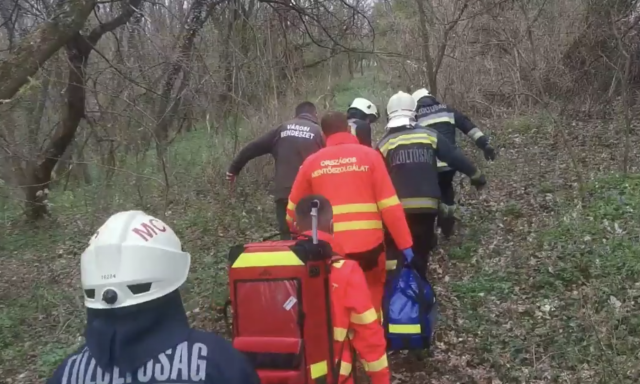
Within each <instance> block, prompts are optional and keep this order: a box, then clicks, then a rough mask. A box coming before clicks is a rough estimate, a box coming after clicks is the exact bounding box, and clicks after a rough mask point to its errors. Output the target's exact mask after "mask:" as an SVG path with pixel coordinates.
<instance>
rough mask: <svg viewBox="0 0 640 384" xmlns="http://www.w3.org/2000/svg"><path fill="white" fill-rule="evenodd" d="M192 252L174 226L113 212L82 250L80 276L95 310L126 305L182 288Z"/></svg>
mask: <svg viewBox="0 0 640 384" xmlns="http://www.w3.org/2000/svg"><path fill="white" fill-rule="evenodd" d="M190 264H191V256H190V255H189V254H188V253H187V252H183V251H182V244H181V243H180V239H178V237H177V236H176V234H175V233H174V232H173V230H171V228H169V226H168V225H166V224H165V223H163V222H162V221H160V220H159V219H156V218H155V217H152V216H149V215H147V214H146V213H144V212H141V211H126V212H120V213H116V214H115V215H113V216H111V217H110V218H109V219H108V220H107V221H106V222H105V223H104V224H103V225H102V227H100V229H98V230H97V231H96V233H95V234H94V235H93V236H92V238H91V240H90V241H89V246H88V247H87V249H86V250H85V251H84V253H83V254H82V258H81V261H80V277H81V280H82V289H83V290H84V293H85V300H84V303H85V305H86V306H87V307H89V308H98V309H100V308H120V307H128V306H131V305H136V304H140V303H144V302H147V301H151V300H154V299H157V298H160V297H162V296H165V295H167V294H169V293H171V292H173V291H175V290H176V289H178V288H179V287H180V286H181V285H182V284H183V283H184V282H185V281H186V280H187V275H188V274H189V266H190Z"/></svg>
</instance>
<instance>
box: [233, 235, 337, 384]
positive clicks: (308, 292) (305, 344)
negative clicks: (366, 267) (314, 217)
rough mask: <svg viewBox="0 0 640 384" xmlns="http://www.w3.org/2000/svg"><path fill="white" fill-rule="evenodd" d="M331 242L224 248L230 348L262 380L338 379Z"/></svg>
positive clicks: (318, 383) (269, 383)
mask: <svg viewBox="0 0 640 384" xmlns="http://www.w3.org/2000/svg"><path fill="white" fill-rule="evenodd" d="M331 256H332V251H331V246H330V245H329V244H327V243H325V242H319V243H318V244H314V243H313V241H312V240H311V239H308V240H305V239H303V240H298V241H295V240H286V241H267V242H262V243H253V244H247V245H244V246H237V247H234V248H233V249H231V251H230V252H229V262H230V269H229V291H230V295H231V308H232V309H233V346H234V347H235V348H236V349H238V350H239V351H241V352H243V353H244V354H245V355H246V356H247V357H248V358H249V360H251V362H252V363H253V366H254V367H255V369H256V371H257V372H258V376H259V377H260V380H261V383H262V384H325V383H337V380H336V379H333V378H336V377H337V372H336V371H335V367H334V366H335V363H334V362H335V359H334V356H333V349H332V346H333V325H332V323H331V305H330V296H329V295H330V290H329V272H330V263H329V261H328V260H330V258H331Z"/></svg>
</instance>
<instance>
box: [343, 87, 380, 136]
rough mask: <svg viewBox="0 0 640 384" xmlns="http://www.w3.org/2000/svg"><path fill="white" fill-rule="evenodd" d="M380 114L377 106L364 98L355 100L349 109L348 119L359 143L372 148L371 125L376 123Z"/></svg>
mask: <svg viewBox="0 0 640 384" xmlns="http://www.w3.org/2000/svg"><path fill="white" fill-rule="evenodd" d="M379 117H380V114H379V113H378V108H377V107H376V105H375V104H373V103H372V102H370V101H369V100H367V99H363V98H362V97H357V98H355V99H353V102H352V103H351V105H350V106H349V109H347V119H348V121H349V126H350V127H351V133H352V134H353V135H355V136H356V137H357V138H358V142H360V144H362V145H366V146H367V147H371V140H372V139H371V137H372V134H373V133H372V131H371V124H373V123H375V122H376V121H377V120H378V118H379Z"/></svg>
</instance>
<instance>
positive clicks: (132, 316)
mask: <svg viewBox="0 0 640 384" xmlns="http://www.w3.org/2000/svg"><path fill="white" fill-rule="evenodd" d="M85 340H86V344H85V345H83V346H81V347H80V348H79V349H78V350H77V351H76V352H75V353H74V354H72V355H71V356H69V357H68V358H66V359H65V360H64V361H63V362H62V364H61V365H60V366H59V367H58V369H56V371H55V372H54V374H53V377H51V379H49V381H47V384H80V383H85V384H87V383H108V384H115V383H118V384H122V383H130V384H141V383H148V384H150V383H158V384H160V383H181V384H196V383H199V384H218V383H229V384H260V379H259V377H258V374H257V373H256V372H255V370H254V369H253V367H252V366H251V364H250V362H249V360H248V359H247V358H246V356H244V355H243V354H242V353H241V352H239V351H237V350H235V349H234V348H233V347H232V346H231V343H229V342H228V341H227V340H224V339H223V338H221V337H219V336H217V335H214V334H213V333H208V332H201V331H196V330H193V329H191V328H190V327H189V322H188V320H187V315H186V313H185V311H184V307H183V305H182V300H181V299H180V295H179V293H178V291H174V292H172V293H170V294H169V295H167V296H164V297H161V298H159V299H156V300H153V301H150V302H147V303H143V304H140V305H135V306H131V307H124V308H116V309H88V310H87V329H86V331H85Z"/></svg>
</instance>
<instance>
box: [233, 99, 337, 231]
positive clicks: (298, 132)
mask: <svg viewBox="0 0 640 384" xmlns="http://www.w3.org/2000/svg"><path fill="white" fill-rule="evenodd" d="M295 115H296V116H295V118H294V119H292V120H289V121H286V122H284V123H282V124H281V125H280V126H279V127H277V128H275V129H272V130H270V131H269V132H267V133H265V134H264V135H262V136H260V137H259V138H257V139H255V140H254V141H252V142H250V143H249V144H247V145H246V146H245V147H244V148H242V150H241V151H240V152H239V153H238V154H237V155H236V157H235V158H234V159H233V161H232V162H231V165H230V166H229V170H228V171H227V180H228V181H229V182H234V181H235V179H236V177H237V176H238V174H239V173H240V171H241V170H242V168H244V166H245V165H246V164H247V163H248V162H249V161H250V160H252V159H255V158H256V157H259V156H263V155H266V154H271V155H272V156H273V158H274V159H275V163H276V164H275V169H276V176H275V186H274V189H273V191H272V192H273V196H274V198H275V205H276V219H277V221H278V230H279V231H280V239H282V240H287V239H290V238H291V234H290V231H289V226H288V225H287V221H286V216H287V203H288V202H289V193H290V192H291V186H292V185H293V181H294V180H295V178H296V175H297V174H298V169H299V168H300V166H301V165H302V162H304V160H305V159H306V158H307V157H309V155H311V154H313V153H315V152H317V151H318V150H320V149H321V148H323V147H324V145H325V142H324V137H323V135H322V130H321V129H320V126H319V125H318V115H317V110H316V106H315V105H314V104H313V103H311V102H309V101H305V102H303V103H300V104H299V105H298V106H297V107H296V111H295Z"/></svg>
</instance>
